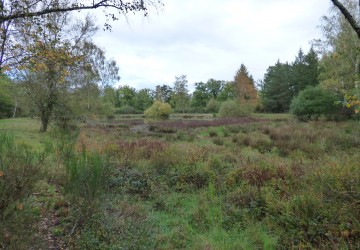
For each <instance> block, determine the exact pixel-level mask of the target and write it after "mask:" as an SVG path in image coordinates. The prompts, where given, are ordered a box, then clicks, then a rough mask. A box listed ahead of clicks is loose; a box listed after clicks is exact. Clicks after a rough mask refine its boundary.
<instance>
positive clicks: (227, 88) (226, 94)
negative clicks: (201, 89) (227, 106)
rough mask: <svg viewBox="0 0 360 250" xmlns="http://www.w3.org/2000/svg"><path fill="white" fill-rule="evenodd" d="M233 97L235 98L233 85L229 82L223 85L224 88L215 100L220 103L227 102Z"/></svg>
mask: <svg viewBox="0 0 360 250" xmlns="http://www.w3.org/2000/svg"><path fill="white" fill-rule="evenodd" d="M235 96H236V90H235V83H234V82H232V81H230V82H226V83H224V86H223V88H222V90H221V92H220V93H219V95H218V97H217V100H218V101H220V102H224V101H227V100H231V99H234V98H235Z"/></svg>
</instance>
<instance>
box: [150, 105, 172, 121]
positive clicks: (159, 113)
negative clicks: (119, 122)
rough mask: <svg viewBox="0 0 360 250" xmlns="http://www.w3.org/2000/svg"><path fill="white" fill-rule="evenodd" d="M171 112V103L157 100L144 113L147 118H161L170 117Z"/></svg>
mask: <svg viewBox="0 0 360 250" xmlns="http://www.w3.org/2000/svg"><path fill="white" fill-rule="evenodd" d="M170 113H171V106H170V104H169V103H166V102H161V101H155V102H154V103H153V105H151V107H149V108H148V109H146V110H145V112H144V115H145V117H147V118H161V117H168V116H169V115H170Z"/></svg>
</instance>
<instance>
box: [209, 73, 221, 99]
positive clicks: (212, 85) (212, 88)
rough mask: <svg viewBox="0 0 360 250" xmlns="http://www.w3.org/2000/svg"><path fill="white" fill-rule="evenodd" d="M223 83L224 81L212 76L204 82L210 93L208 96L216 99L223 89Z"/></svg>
mask: <svg viewBox="0 0 360 250" xmlns="http://www.w3.org/2000/svg"><path fill="white" fill-rule="evenodd" d="M224 85H225V81H221V80H215V79H213V78H210V79H209V80H208V81H207V82H206V89H207V92H208V93H209V95H210V98H213V99H216V98H217V97H218V95H219V94H220V93H221V91H222V90H223V88H224Z"/></svg>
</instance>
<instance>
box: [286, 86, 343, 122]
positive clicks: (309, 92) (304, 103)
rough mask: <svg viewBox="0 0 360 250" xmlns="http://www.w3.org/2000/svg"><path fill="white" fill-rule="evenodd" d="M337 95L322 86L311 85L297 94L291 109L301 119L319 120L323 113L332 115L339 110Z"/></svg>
mask: <svg viewBox="0 0 360 250" xmlns="http://www.w3.org/2000/svg"><path fill="white" fill-rule="evenodd" d="M336 100H337V96H336V95H335V94H334V93H333V92H331V91H329V90H327V89H324V88H322V87H321V86H316V87H313V86H309V87H308V88H306V89H304V90H302V91H301V92H300V93H299V95H298V96H296V97H295V98H294V99H293V100H292V102H291V105H290V107H291V108H290V111H291V113H292V114H294V115H296V117H297V118H298V119H299V120H302V121H308V120H317V119H318V118H319V117H320V116H321V115H326V116H330V115H332V114H334V113H335V112H336V111H337V110H336V109H337V107H336V105H335V103H336Z"/></svg>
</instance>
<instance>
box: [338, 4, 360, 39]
mask: <svg viewBox="0 0 360 250" xmlns="http://www.w3.org/2000/svg"><path fill="white" fill-rule="evenodd" d="M331 2H333V4H334V5H335V6H336V7H337V8H338V9H339V10H340V11H341V13H342V14H343V15H344V17H345V18H346V20H348V22H349V23H350V25H351V27H352V28H353V29H354V30H355V32H356V34H357V35H358V37H359V39H360V26H359V25H358V24H357V23H356V20H355V18H354V17H353V16H352V15H351V14H350V12H349V11H348V10H347V9H346V8H345V6H344V5H343V4H342V3H340V2H339V1H338V0H331ZM359 5H360V2H359ZM359 7H360V6H359Z"/></svg>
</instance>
